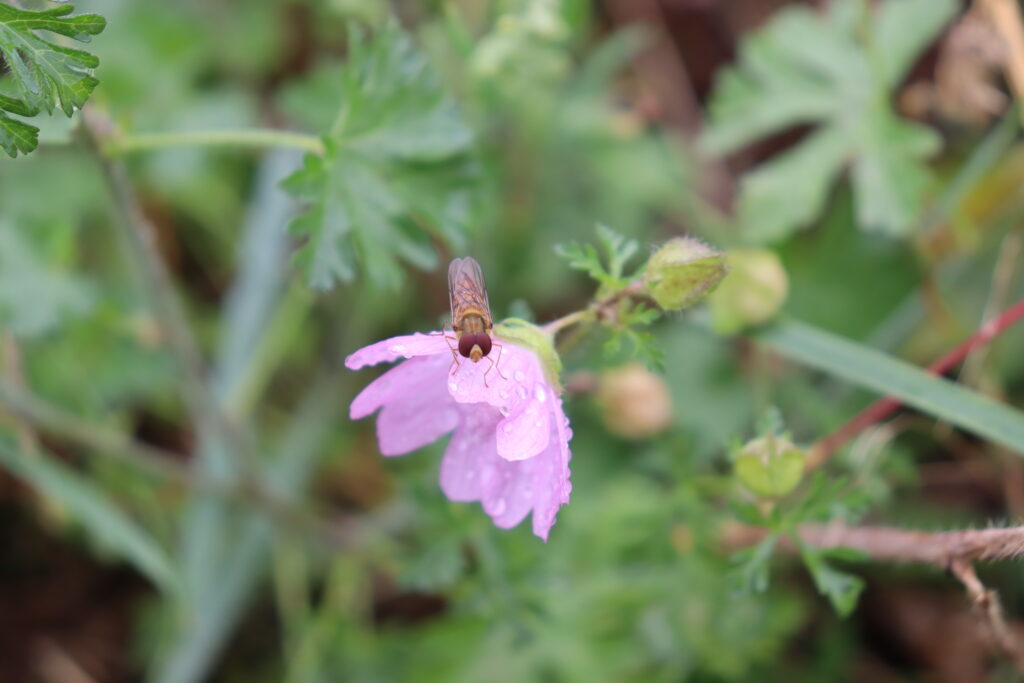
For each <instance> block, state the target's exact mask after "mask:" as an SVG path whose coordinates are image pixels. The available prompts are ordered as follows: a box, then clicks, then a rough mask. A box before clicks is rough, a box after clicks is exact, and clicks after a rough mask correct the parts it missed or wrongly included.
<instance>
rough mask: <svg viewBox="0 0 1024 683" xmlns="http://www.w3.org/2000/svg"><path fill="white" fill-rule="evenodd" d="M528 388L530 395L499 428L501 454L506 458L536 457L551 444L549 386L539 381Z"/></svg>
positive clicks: (499, 452)
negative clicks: (546, 401)
mask: <svg viewBox="0 0 1024 683" xmlns="http://www.w3.org/2000/svg"><path fill="white" fill-rule="evenodd" d="M519 388H522V387H519ZM527 391H528V395H527V397H526V398H525V399H521V400H520V401H519V402H518V404H517V405H516V407H515V408H514V409H513V412H512V413H511V414H510V415H509V416H508V417H506V418H505V419H504V420H502V421H501V424H499V425H498V428H497V435H498V455H500V456H501V457H503V458H505V459H506V460H526V459H527V458H532V457H533V456H535V455H537V454H538V453H540V452H541V451H543V450H544V449H545V448H547V446H548V441H549V440H550V439H551V412H550V410H548V407H547V406H546V405H544V401H545V400H546V398H547V392H548V388H547V387H546V386H545V385H544V384H542V383H539V382H538V383H536V384H534V386H533V387H531V388H530V389H529V390H527ZM538 398H541V399H542V400H537V399H538Z"/></svg>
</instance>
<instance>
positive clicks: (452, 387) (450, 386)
mask: <svg viewBox="0 0 1024 683" xmlns="http://www.w3.org/2000/svg"><path fill="white" fill-rule="evenodd" d="M448 389H449V390H450V391H452V393H454V392H456V391H458V390H459V385H458V384H456V383H455V382H448Z"/></svg>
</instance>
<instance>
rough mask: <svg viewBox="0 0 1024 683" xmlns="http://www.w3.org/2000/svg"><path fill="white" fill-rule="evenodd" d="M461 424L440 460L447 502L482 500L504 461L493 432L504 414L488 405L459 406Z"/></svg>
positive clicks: (442, 484)
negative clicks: (496, 470) (496, 468)
mask: <svg viewBox="0 0 1024 683" xmlns="http://www.w3.org/2000/svg"><path fill="white" fill-rule="evenodd" d="M459 408H460V411H459V412H460V414H461V422H460V423H459V426H458V428H457V429H456V430H455V434H454V436H452V440H451V441H450V442H449V443H448V448H447V449H445V452H444V458H443V459H442V460H441V490H442V491H444V495H445V496H447V497H448V500H453V501H456V502H460V503H468V502H471V501H475V500H481V499H482V498H483V496H484V490H485V488H486V486H487V485H488V484H489V483H490V482H491V481H492V480H493V479H494V476H495V474H496V473H495V467H496V466H497V464H498V463H499V462H501V458H499V457H498V448H497V443H496V441H495V436H494V428H495V427H496V426H497V424H498V421H499V420H501V414H500V413H499V412H498V411H497V410H495V409H494V408H492V407H490V406H488V405H475V406H460V407H459Z"/></svg>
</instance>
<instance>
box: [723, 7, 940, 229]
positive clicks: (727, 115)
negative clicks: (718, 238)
mask: <svg viewBox="0 0 1024 683" xmlns="http://www.w3.org/2000/svg"><path fill="white" fill-rule="evenodd" d="M955 11H956V3H955V2H953V0H939V1H937V2H930V0H893V1H891V2H885V3H881V6H880V9H878V10H877V12H875V13H874V14H873V15H870V16H869V15H867V14H865V12H866V10H865V8H864V6H863V5H862V4H860V3H857V2H854V1H853V0H834V2H833V3H832V4H831V6H830V10H829V11H828V12H826V13H819V12H816V11H814V10H812V9H809V8H805V7H793V8H790V9H787V10H784V11H782V12H779V13H778V14H777V15H776V17H775V19H774V20H773V21H772V22H771V23H769V24H768V25H767V26H765V27H764V28H763V29H761V30H760V31H758V32H756V33H755V34H753V35H752V36H750V37H748V38H746V39H745V40H744V42H743V43H742V45H741V47H740V57H739V62H738V64H737V65H736V66H733V67H730V68H728V69H726V70H725V71H724V72H723V73H722V74H721V76H720V77H719V79H718V83H717V85H716V87H715V90H714V92H713V93H712V96H711V101H710V103H709V113H710V124H711V125H710V127H709V129H708V131H707V132H706V134H705V138H704V141H703V142H704V145H705V147H706V148H707V149H709V151H712V152H715V153H718V154H725V153H729V152H732V151H735V150H737V149H739V148H741V147H743V146H744V145H747V144H749V143H751V142H754V141H756V140H758V139H760V138H762V137H764V136H766V135H771V134H774V133H778V132H781V131H784V130H787V129H790V128H792V127H794V126H797V125H814V126H816V127H817V128H816V130H815V131H814V132H813V133H812V134H811V135H809V136H808V137H807V138H805V139H804V140H803V141H801V142H799V143H797V144H796V145H795V146H794V147H793V148H792V149H790V150H788V151H787V152H784V153H783V154H781V155H779V156H778V157H776V158H774V159H772V160H770V161H768V162H766V163H764V164H762V165H761V166H759V167H757V168H755V169H754V170H753V171H751V172H750V173H748V174H747V175H746V177H744V178H743V179H742V182H741V186H740V197H739V215H740V219H741V223H742V225H743V227H744V229H745V230H746V232H747V233H748V234H749V235H750V236H751V237H752V238H754V239H756V240H758V241H763V242H768V241H773V240H778V239H781V238H784V237H786V236H787V235H789V234H791V233H792V232H793V231H795V230H797V229H799V228H802V227H805V226H807V225H808V224H809V223H810V222H811V221H812V220H813V219H814V218H816V217H817V216H818V215H819V214H820V212H821V210H822V208H823V206H824V203H825V200H826V198H827V195H828V190H829V188H830V186H831V185H832V184H833V183H834V182H835V180H836V178H837V177H838V176H839V173H840V171H841V170H842V169H843V167H844V166H846V165H847V164H852V166H853V186H854V193H855V197H856V201H857V216H858V219H859V222H860V224H861V226H862V227H864V228H868V229H877V230H881V231H884V232H888V233H891V234H905V233H906V232H907V231H908V230H909V229H910V227H911V226H912V225H913V223H914V220H915V218H916V216H917V214H918V213H919V211H920V209H921V206H922V204H923V201H924V198H925V195H926V192H927V190H928V188H929V186H930V184H931V174H930V172H929V170H928V168H927V167H926V166H925V164H924V160H925V159H926V158H927V157H929V156H930V155H932V154H934V152H935V151H936V150H937V148H938V137H937V136H936V135H935V134H934V133H933V132H932V131H930V130H929V129H927V128H924V127H923V126H920V125H917V124H910V123H908V122H905V121H903V120H901V119H900V118H899V117H898V116H897V115H896V113H895V112H894V111H893V110H892V106H891V104H890V101H891V99H892V93H891V91H892V89H893V88H895V87H897V86H898V85H899V82H900V80H901V79H902V78H903V76H904V74H905V73H906V71H907V70H908V69H909V68H910V66H911V65H912V64H913V60H914V59H915V58H916V57H917V55H918V54H920V52H921V51H922V50H923V49H924V48H925V47H926V46H927V45H928V43H929V42H931V40H933V39H934V38H935V36H936V35H937V34H938V32H939V31H940V30H941V28H942V27H943V26H944V25H945V24H946V23H948V22H949V20H950V19H951V18H952V17H953V15H954V14H955ZM865 28H867V30H865ZM794 193H796V194H795V195H794Z"/></svg>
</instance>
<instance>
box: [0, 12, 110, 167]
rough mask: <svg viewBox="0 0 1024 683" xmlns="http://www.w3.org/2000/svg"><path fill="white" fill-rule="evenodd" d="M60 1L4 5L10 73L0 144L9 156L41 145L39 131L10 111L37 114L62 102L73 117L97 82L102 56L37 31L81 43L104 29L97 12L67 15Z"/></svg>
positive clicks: (0, 35)
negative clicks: (42, 6) (34, 7)
mask: <svg viewBox="0 0 1024 683" xmlns="http://www.w3.org/2000/svg"><path fill="white" fill-rule="evenodd" d="M73 10H74V8H73V7H72V6H70V5H62V6H60V7H54V8H52V9H48V10H42V11H30V10H23V9H18V8H16V7H12V6H10V5H7V4H3V3H0V56H2V57H3V61H4V62H5V63H6V65H7V69H8V72H9V75H8V78H7V80H6V85H7V89H8V90H9V95H2V96H0V147H3V149H4V151H5V152H6V153H7V154H8V155H9V156H11V157H15V156H17V155H18V153H19V152H21V153H22V154H27V153H28V152H30V151H32V150H33V149H35V147H36V145H37V144H38V132H39V131H38V129H37V128H36V127H35V126H31V125H29V124H26V123H22V122H20V121H17V120H14V119H11V118H10V117H9V116H8V114H17V115H19V116H35V115H36V114H38V113H39V112H41V111H46V112H47V113H52V112H53V109H54V107H57V106H59V107H60V109H61V110H62V111H63V112H64V113H65V114H66V115H67V116H71V115H72V114H73V113H74V111H75V109H77V108H80V107H81V106H82V105H83V104H85V101H86V100H87V99H88V98H89V95H90V94H91V93H92V91H93V89H94V88H95V87H96V84H97V83H98V81H97V80H96V79H95V78H94V77H93V76H92V75H91V74H90V73H89V72H90V70H91V69H94V68H96V66H98V65H99V60H98V59H97V58H96V57H95V55H92V54H90V53H88V52H85V51H84V50H77V49H74V48H70V47H65V46H63V45H59V44H58V43H55V42H53V41H51V40H47V39H46V38H44V37H42V36H40V35H38V34H37V33H35V32H36V31H48V32H50V33H57V34H59V35H62V36H67V37H68V38H72V39H74V40H77V41H79V42H89V40H90V37H91V36H94V35H97V34H99V33H101V32H102V31H103V29H104V28H106V20H105V19H104V18H103V17H101V16H99V15H96V14H82V15H78V16H74V17H72V16H68V15H69V14H70V13H71V12H72V11H73Z"/></svg>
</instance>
